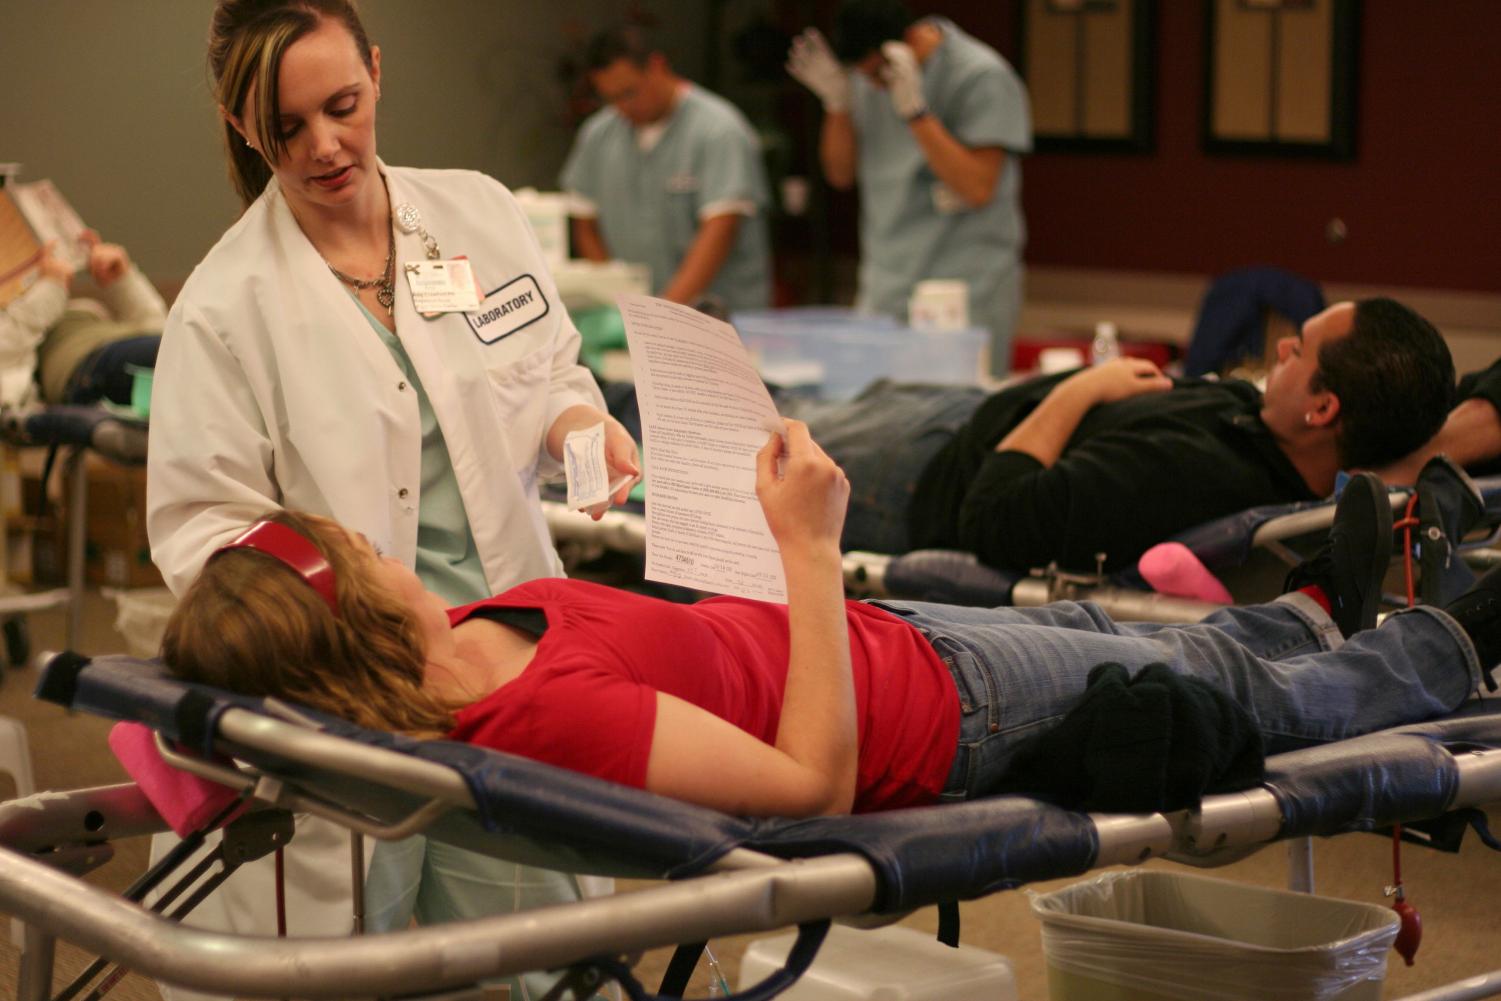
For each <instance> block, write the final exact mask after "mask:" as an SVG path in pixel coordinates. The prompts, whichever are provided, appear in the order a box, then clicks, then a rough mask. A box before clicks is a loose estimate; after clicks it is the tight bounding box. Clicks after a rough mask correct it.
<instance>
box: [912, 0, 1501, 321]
mask: <svg viewBox="0 0 1501 1001" xmlns="http://www.w3.org/2000/svg"><path fill="white" fill-rule="evenodd" d="M911 6H912V7H913V9H914V10H918V11H934V12H941V13H944V14H947V15H948V16H951V17H953V18H954V20H955V21H957V22H958V23H959V24H960V26H961V27H965V28H966V29H967V30H970V31H972V32H973V33H974V34H977V35H980V36H982V37H984V38H985V39H986V40H987V41H990V42H991V43H992V44H994V45H995V46H996V47H997V48H998V49H999V50H1000V51H1001V52H1002V54H1004V55H1006V56H1007V57H1008V58H1014V57H1015V56H1016V52H1017V45H1016V42H1017V38H1016V20H1015V9H1016V2H1015V0H1009V2H1000V3H997V2H990V3H979V2H975V0H950V2H935V3H930V4H926V5H925V4H921V3H917V2H913V3H912V5H911ZM1362 8H1363V9H1362V11H1361V16H1360V39H1359V65H1358V76H1357V85H1356V104H1357V115H1358V121H1357V126H1356V154H1355V159H1354V160H1353V161H1350V162H1346V163H1331V162H1327V161H1309V160H1292V159H1279V158H1272V157H1256V158H1250V157H1229V156H1209V155H1207V154H1205V153H1204V152H1203V151H1202V150H1201V149H1200V129H1201V115H1202V102H1203V100H1204V81H1203V55H1202V53H1203V50H1204V45H1205V8H1204V4H1203V3H1202V2H1201V0H1158V3H1157V25H1156V39H1157V101H1156V109H1157V113H1156V149H1155V152H1153V153H1150V154H1145V155H1135V156H1127V155H1095V154H1089V155H1085V154H1061V153H1049V154H1036V155H1034V156H1031V157H1029V158H1027V160H1026V162H1025V168H1024V171H1023V202H1024V205H1025V209H1026V213H1027V222H1028V227H1029V229H1030V231H1031V236H1030V241H1029V244H1028V247H1027V252H1026V257H1027V260H1028V261H1030V262H1031V263H1033V264H1040V265H1070V266H1078V267H1090V268H1119V269H1129V270H1147V271H1178V272H1194V273H1215V272H1218V271H1222V270H1225V269H1228V268H1232V267H1239V266H1243V265H1250V264H1276V265H1280V266H1282V267H1286V268H1289V269H1292V270H1294V271H1298V272H1301V273H1304V274H1306V275H1308V276H1310V277H1313V278H1316V279H1319V280H1322V281H1342V282H1359V283H1380V284H1397V285H1415V286H1425V287H1433V288H1451V289H1473V290H1484V291H1501V251H1498V249H1497V244H1498V240H1501V209H1498V208H1497V203H1498V199H1501V139H1498V132H1501V45H1498V39H1501V3H1497V2H1495V0H1439V2H1432V3H1429V2H1420V0H1365V3H1364V4H1363V5H1362ZM1335 217H1338V218H1340V219H1342V220H1344V222H1345V224H1346V226H1347V227H1348V232H1349V236H1348V238H1347V239H1346V240H1345V241H1344V242H1343V243H1341V244H1338V245H1331V244H1329V243H1328V242H1327V241H1326V239H1325V236H1324V230H1325V224H1326V223H1327V222H1328V221H1329V220H1330V219H1331V218H1335Z"/></svg>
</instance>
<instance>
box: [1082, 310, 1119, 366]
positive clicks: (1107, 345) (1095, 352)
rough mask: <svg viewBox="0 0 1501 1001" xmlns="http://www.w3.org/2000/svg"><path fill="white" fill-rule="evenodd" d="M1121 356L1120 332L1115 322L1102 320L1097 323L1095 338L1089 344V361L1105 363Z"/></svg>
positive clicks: (1099, 363) (1093, 363)
mask: <svg viewBox="0 0 1501 1001" xmlns="http://www.w3.org/2000/svg"><path fill="white" fill-rule="evenodd" d="M1120 356H1121V341H1120V333H1119V331H1117V330H1116V329H1115V324H1113V323H1111V322H1110V321H1109V320H1102V321H1101V322H1099V323H1097V324H1095V327H1094V340H1093V341H1092V342H1091V343H1090V345H1089V363H1090V364H1091V365H1103V364H1105V363H1106V362H1107V361H1112V360H1114V359H1116V358H1119V357H1120Z"/></svg>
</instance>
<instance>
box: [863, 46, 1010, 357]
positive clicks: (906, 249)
mask: <svg viewBox="0 0 1501 1001" xmlns="http://www.w3.org/2000/svg"><path fill="white" fill-rule="evenodd" d="M929 23H932V24H935V25H937V26H938V27H939V28H940V29H941V30H942V32H943V41H942V43H941V44H940V45H939V46H938V48H937V49H935V50H934V51H933V54H932V55H931V56H929V58H928V60H927V61H926V62H925V63H923V64H922V87H923V96H924V97H925V98H926V99H927V103H928V109H929V110H930V111H931V112H932V113H933V114H934V115H936V116H937V118H938V120H939V121H940V122H942V123H943V126H944V128H946V129H948V131H949V132H950V133H952V134H953V136H954V138H956V139H958V140H959V141H960V142H961V143H963V144H964V145H966V146H969V147H971V148H975V147H982V146H999V147H1001V148H1002V149H1004V150H1005V151H1006V154H1007V155H1006V160H1005V167H1004V168H1003V170H1002V172H1001V177H1000V180H999V181H998V183H997V185H996V189H995V194H994V196H993V197H992V198H991V200H990V202H989V203H988V204H986V205H983V206H981V207H979V208H969V207H967V206H965V205H964V204H963V203H961V202H960V201H959V199H958V196H956V195H954V194H953V192H952V191H951V190H950V189H949V188H948V187H947V186H946V185H944V184H942V183H941V182H940V181H939V180H938V176H937V175H936V174H934V173H933V170H932V168H930V167H929V166H928V162H927V159H926V158H925V157H924V156H923V153H922V149H921V148H920V147H919V146H918V145H917V140H915V139H913V138H912V132H911V129H910V127H909V126H908V125H907V123H906V122H904V121H903V120H902V119H901V118H899V117H898V116H897V114H896V111H895V110H894V109H893V108H892V106H891V98H890V97H889V96H888V95H887V94H886V92H885V91H883V90H880V89H879V88H877V87H876V86H875V85H873V84H872V83H870V81H869V80H867V79H866V78H865V77H864V76H863V75H861V74H858V73H855V74H852V79H853V90H852V94H851V108H850V114H851V116H852V118H853V121H854V125H855V130H856V134H857V136H858V146H859V166H858V171H859V174H858V176H859V183H860V274H859V290H858V298H857V301H856V305H857V307H859V308H861V309H865V310H868V311H872V312H878V313H885V314H887V315H890V316H895V317H899V318H905V317H906V315H907V300H908V298H909V297H910V296H911V295H912V288H913V286H914V285H916V284H917V283H918V282H919V281H922V280H924V279H927V278H958V279H962V280H964V281H965V282H967V283H968V284H969V293H970V323H971V324H972V325H974V326H979V327H987V328H989V329H990V330H991V332H992V334H993V341H992V351H993V352H994V351H996V349H997V346H999V347H1000V348H1002V349H1006V348H1008V347H1009V340H1010V336H1011V328H1012V326H1013V325H1014V323H1015V318H1016V312H1017V310H1018V308H1019V307H1020V302H1021V252H1022V247H1023V245H1024V244H1025V243H1026V237H1027V231H1026V224H1025V222H1024V221H1023V219H1022V212H1021V203H1020V199H1021V163H1020V160H1019V158H1018V155H1019V154H1023V153H1028V152H1030V151H1031V149H1032V115H1031V110H1030V108H1029V107H1028V103H1027V90H1026V86H1025V85H1024V84H1023V83H1022V82H1021V80H1020V78H1018V77H1017V75H1016V72H1015V71H1014V70H1013V69H1012V68H1011V66H1010V65H1009V64H1008V63H1007V62H1006V61H1005V60H1004V59H1002V58H1001V56H1000V55H999V54H998V53H997V52H996V51H995V50H994V49H992V48H990V47H989V46H987V45H985V44H984V43H982V42H980V41H978V40H977V39H975V38H973V37H971V36H970V35H967V34H965V33H964V32H963V31H961V30H960V29H959V28H958V27H957V26H956V25H955V24H954V23H953V22H952V21H949V20H947V19H946V18H941V17H935V18H930V19H929ZM1007 357H1008V360H1009V353H1008V355H1007Z"/></svg>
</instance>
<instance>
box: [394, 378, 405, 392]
mask: <svg viewBox="0 0 1501 1001" xmlns="http://www.w3.org/2000/svg"><path fill="white" fill-rule="evenodd" d="M396 390H397V392H401V393H405V392H406V391H407V384H406V381H405V380H403V381H401V382H398V383H397V384H396Z"/></svg>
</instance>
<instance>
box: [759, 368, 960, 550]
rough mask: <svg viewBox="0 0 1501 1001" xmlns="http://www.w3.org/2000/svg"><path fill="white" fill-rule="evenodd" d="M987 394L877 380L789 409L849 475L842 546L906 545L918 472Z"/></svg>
mask: <svg viewBox="0 0 1501 1001" xmlns="http://www.w3.org/2000/svg"><path fill="white" fill-rule="evenodd" d="M984 399H985V392H984V390H982V389H979V388H977V387H973V386H929V385H922V384H915V383H913V384H908V383H893V382H888V381H886V380H882V381H880V382H877V383H874V384H872V385H871V386H869V387H868V388H867V389H866V390H865V391H864V392H862V393H861V394H860V395H859V396H858V397H856V398H855V399H853V400H848V401H843V402H839V403H821V404H809V405H804V406H803V407H801V408H799V409H797V410H795V411H794V412H792V413H790V414H789V415H788V416H793V417H800V418H802V419H804V420H806V421H807V422H808V429H809V431H810V432H811V433H812V435H813V439H814V440H815V441H817V442H818V444H819V445H820V446H821V447H822V448H823V449H824V451H825V452H827V453H828V454H829V456H830V457H831V458H833V460H834V461H835V462H837V463H839V465H840V467H841V468H842V469H843V470H844V472H845V475H846V476H848V477H849V481H850V499H849V504H848V507H847V508H846V512H845V519H844V534H843V536H842V538H841V540H840V545H841V548H843V549H846V550H850V549H861V550H866V551H869V552H876V553H905V552H906V551H907V550H908V549H909V548H911V546H910V543H909V542H908V532H907V512H908V509H909V508H910V507H911V503H912V495H913V492H914V491H916V489H917V482H918V479H919V478H920V477H921V476H922V473H923V471H924V470H925V469H927V467H928V464H929V463H931V462H932V461H933V457H934V456H935V455H937V454H938V452H939V451H940V450H941V449H942V448H943V447H944V446H945V445H946V444H948V442H949V440H950V439H951V438H952V437H953V436H954V433H955V431H956V430H957V429H958V428H960V427H961V426H963V425H964V423H965V422H966V421H968V420H969V418H970V416H971V415H972V414H973V413H974V411H975V409H976V408H977V407H978V406H979V405H980V403H981V402H983V401H984Z"/></svg>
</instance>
